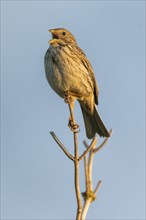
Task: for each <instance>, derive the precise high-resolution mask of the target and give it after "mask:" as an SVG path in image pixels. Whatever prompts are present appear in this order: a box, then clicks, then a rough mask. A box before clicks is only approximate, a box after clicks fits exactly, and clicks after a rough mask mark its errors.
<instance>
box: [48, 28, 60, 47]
mask: <svg viewBox="0 0 146 220" xmlns="http://www.w3.org/2000/svg"><path fill="white" fill-rule="evenodd" d="M48 31H49V32H51V34H52V39H51V40H49V41H48V43H50V44H54V43H56V42H58V34H57V33H56V32H55V30H54V29H50V30H48Z"/></svg>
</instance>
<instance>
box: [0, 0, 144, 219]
mask: <svg viewBox="0 0 146 220" xmlns="http://www.w3.org/2000/svg"><path fill="white" fill-rule="evenodd" d="M144 8H145V2H144V1H70V2H69V1H12V0H11V1H2V2H1V92H2V94H1V164H2V172H1V177H2V178H1V189H2V193H1V202H2V203H1V204H2V205H1V206H2V213H1V218H2V219H75V213H76V199H75V192H74V179H73V164H72V162H71V161H70V160H69V159H67V158H66V156H65V155H64V154H63V152H62V151H61V150H60V148H59V147H58V146H57V144H56V143H55V142H54V140H53V139H52V138H51V136H50V134H49V131H52V130H53V131H54V132H55V133H56V135H57V136H58V137H59V138H60V140H61V141H62V142H63V143H64V144H65V146H66V147H67V149H68V151H70V152H73V139H72V133H71V132H70V130H69V128H68V127H67V123H68V116H69V111H68V106H67V105H66V104H65V103H64V101H63V99H61V98H60V97H58V96H57V95H56V94H55V93H54V92H53V91H52V90H51V88H50V87H49V85H48V83H47V81H46V78H45V73H44V64H43V60H44V55H45V52H46V50H47V48H48V47H49V44H48V40H49V39H50V38H51V35H50V33H48V31H47V30H48V29H50V28H56V27H65V28H68V29H69V30H70V31H71V32H72V33H73V34H74V35H75V37H76V39H77V41H78V44H79V45H80V47H81V48H82V49H83V50H84V52H85V53H86V55H87V56H88V58H89V60H90V61H91V63H92V66H93V68H94V72H95V75H96V79H97V81H98V85H99V107H98V108H99V111H100V114H101V115H102V118H103V120H104V121H105V123H106V125H107V127H108V128H109V129H110V128H113V135H112V137H111V139H110V141H109V142H108V144H107V145H106V147H105V148H104V149H103V150H102V151H100V152H99V154H98V155H96V158H95V161H94V170H93V177H94V185H96V183H97V181H98V180H99V179H102V181H103V184H102V187H101V188H100V191H99V194H98V198H97V200H96V201H95V202H94V203H93V204H92V205H91V207H90V209H89V212H88V216H87V217H88V219H100V220H102V219H115V220H117V219H125V220H127V219H138V220H141V219H144V218H145V213H144V208H145V203H144V200H145V199H144V195H145V190H144V188H145V178H144V177H145V147H144V136H145V130H144V128H145V117H144V102H145V95H144V90H145V89H144V88H145V14H144V13H145V12H144ZM75 117H76V120H77V123H78V124H80V127H81V132H80V134H79V149H80V153H82V152H83V150H84V147H83V145H82V141H83V140H84V139H86V136H85V130H84V125H83V119H82V115H81V111H80V108H79V106H78V103H76V110H75ZM101 141H102V139H101V140H99V142H101ZM89 143H90V142H89ZM82 165H83V164H82V163H81V168H83V167H82ZM80 180H81V191H82V192H83V191H84V190H85V188H84V173H83V172H82V171H81V175H80Z"/></svg>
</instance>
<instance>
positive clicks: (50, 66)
mask: <svg viewBox="0 0 146 220" xmlns="http://www.w3.org/2000/svg"><path fill="white" fill-rule="evenodd" d="M48 31H49V32H50V33H51V35H52V39H50V40H49V41H48V43H49V44H50V47H49V48H48V50H47V51H46V53H45V56H44V69H45V74H46V78H47V81H48V83H49V85H50V86H51V88H52V89H53V90H54V91H55V92H56V93H57V94H58V95H59V96H60V97H61V98H64V99H65V100H68V99H69V100H70V102H71V103H72V108H74V101H76V100H77V101H78V102H79V104H80V107H81V111H82V115H83V119H84V124H85V130H86V136H87V138H89V139H92V138H94V137H95V135H96V133H97V134H98V135H99V136H100V137H110V133H109V132H108V130H107V128H106V126H105V125H104V123H103V120H102V119H101V116H100V114H99V112H98V110H97V107H96V106H97V105H98V93H99V89H98V85H97V81H96V78H95V75H94V71H93V68H92V66H91V63H90V62H89V60H88V58H87V56H86V55H85V53H84V52H83V50H82V49H81V48H80V47H79V46H78V43H77V41H76V39H75V37H74V35H73V34H72V33H71V32H70V31H69V30H67V29H66V28H55V29H49V30H48ZM68 97H69V98H68ZM70 126H73V125H72V124H71V119H70ZM77 127H78V126H77Z"/></svg>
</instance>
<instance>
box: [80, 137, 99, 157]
mask: <svg viewBox="0 0 146 220" xmlns="http://www.w3.org/2000/svg"><path fill="white" fill-rule="evenodd" d="M96 142H97V138H96V137H95V138H93V140H92V142H91V144H90V146H89V147H88V148H87V150H85V151H84V153H83V154H82V155H81V156H80V157H79V161H80V160H82V158H83V157H85V155H86V154H87V153H88V152H89V151H90V150H91V149H92V148H93V146H95V145H96ZM83 143H84V144H85V145H86V146H87V144H86V142H85V141H84V142H83Z"/></svg>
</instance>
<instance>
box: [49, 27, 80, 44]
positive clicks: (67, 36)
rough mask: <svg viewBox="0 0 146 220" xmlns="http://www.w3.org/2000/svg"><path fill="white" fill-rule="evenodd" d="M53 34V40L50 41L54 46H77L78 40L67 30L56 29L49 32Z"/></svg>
mask: <svg viewBox="0 0 146 220" xmlns="http://www.w3.org/2000/svg"><path fill="white" fill-rule="evenodd" d="M48 31H49V32H51V34H52V39H51V40H49V41H48V43H50V44H51V45H52V46H55V47H56V46H65V45H67V44H76V39H75V37H74V36H73V35H72V33H71V32H70V31H68V30H67V29H65V28H56V29H50V30H48Z"/></svg>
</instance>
